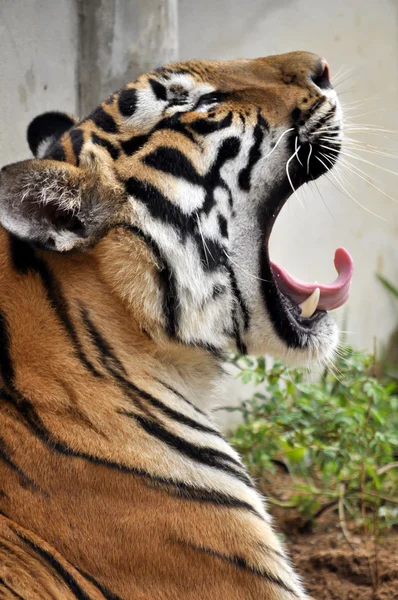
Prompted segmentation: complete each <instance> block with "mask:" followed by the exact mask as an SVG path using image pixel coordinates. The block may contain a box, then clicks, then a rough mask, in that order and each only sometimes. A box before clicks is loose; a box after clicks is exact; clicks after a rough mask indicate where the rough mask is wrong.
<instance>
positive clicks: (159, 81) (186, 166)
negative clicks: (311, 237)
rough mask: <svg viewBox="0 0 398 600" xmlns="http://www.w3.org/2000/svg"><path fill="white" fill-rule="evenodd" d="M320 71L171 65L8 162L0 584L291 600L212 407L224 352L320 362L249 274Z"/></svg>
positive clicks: (38, 128) (3, 207) (257, 500)
mask: <svg viewBox="0 0 398 600" xmlns="http://www.w3.org/2000/svg"><path fill="white" fill-rule="evenodd" d="M317 70H319V59H318V57H315V56H314V55H310V54H306V53H292V54H289V55H282V56H279V57H270V58H267V59H258V60H253V61H233V62H231V63H205V62H200V61H197V62H189V63H178V64H176V65H172V66H169V67H166V68H164V69H161V70H158V71H155V72H152V73H150V74H148V75H145V76H143V77H141V78H139V79H138V80H137V81H136V82H134V83H133V84H128V85H127V86H126V88H124V89H123V90H120V91H119V92H116V93H115V94H113V95H112V96H111V97H110V98H108V99H107V100H106V101H105V102H104V103H102V105H101V106H100V107H99V108H97V109H96V110H95V111H94V112H93V113H92V114H91V115H90V116H89V117H88V118H86V119H84V120H83V121H80V122H79V123H76V122H74V121H73V120H71V118H70V117H63V116H62V115H60V114H59V113H53V114H52V117H51V119H52V121H51V122H53V124H54V126H53V128H51V122H47V121H46V119H45V117H40V121H39V122H36V123H35V122H34V123H33V124H32V125H31V128H30V137H29V143H30V146H31V148H32V149H33V151H34V152H35V153H36V154H37V156H38V158H36V159H34V160H30V161H24V162H22V163H17V164H15V165H10V166H8V167H6V168H5V169H3V171H2V173H1V178H0V220H1V223H2V224H3V227H4V229H2V230H0V598H7V599H10V598H24V599H25V600H36V599H39V598H40V599H41V600H43V599H47V598H48V599H50V598H51V599H54V598H56V599H74V600H76V599H79V600H101V599H107V600H130V599H134V600H149V599H153V600H166V599H169V598H173V599H174V598H179V599H184V600H199V599H200V600H223V599H226V598H228V599H229V600H238V599H239V600H243V599H245V600H259V599H260V598H261V599H264V600H296V599H302V600H303V599H304V598H306V595H305V592H304V591H303V588H302V585H301V583H300V581H299V578H298V577H297V575H296V574H295V573H294V571H293V569H292V568H291V566H290V564H289V560H288V558H287V556H286V554H285V552H284V550H283V548H282V546H281V543H280V542H279V540H278V538H277V536H276V535H275V533H274V532H273V529H272V525H271V521H270V517H269V515H268V513H267V512H266V510H265V507H264V501H263V499H262V497H261V496H260V494H259V493H258V492H257V491H256V489H255V486H254V484H253V482H252V480H251V479H250V477H249V476H248V474H247V472H246V469H245V468H244V466H243V465H242V462H241V459H240V457H239V456H238V455H237V453H236V452H235V451H234V450H233V449H232V448H231V447H230V446H229V444H228V443H227V442H226V441H225V439H224V438H223V436H222V435H221V433H220V431H219V429H218V427H217V426H216V424H215V422H214V421H213V418H212V416H211V408H212V406H213V405H214V401H215V400H216V393H215V390H216V389H219V387H220V380H221V379H222V377H223V374H222V368H221V363H220V360H221V356H222V352H224V351H225V350H226V349H228V348H234V349H238V350H239V351H241V352H247V351H249V352H254V353H256V352H273V353H276V354H279V355H282V356H284V357H288V356H290V355H293V356H294V358H295V360H308V359H311V358H312V359H313V358H316V359H318V360H326V359H327V357H328V356H330V354H331V352H332V351H333V348H334V345H335V342H336V330H335V326H334V325H333V323H332V321H331V320H330V319H329V317H327V316H326V317H325V318H324V319H322V320H319V322H317V323H315V324H312V325H311V326H308V328H307V329H305V328H302V329H300V328H297V327H296V326H295V325H294V324H293V323H292V322H291V321H290V320H289V317H287V316H286V315H285V314H284V313H283V312H282V308H281V307H280V306H279V304H278V302H279V300H278V298H277V297H276V294H277V291H276V288H275V285H274V284H273V282H272V281H271V280H268V283H266V285H267V286H268V287H264V283H263V282H262V280H264V281H267V280H266V278H265V277H260V276H259V275H261V274H262V273H263V271H264V269H265V268H266V264H267V263H266V257H265V258H264V257H263V256H262V252H263V250H262V247H263V245H264V241H263V240H264V235H265V234H266V233H267V231H268V230H269V227H270V225H269V224H270V223H271V222H273V219H274V216H275V214H276V213H277V212H278V211H279V209H280V207H281V204H282V203H283V202H284V201H285V200H286V198H287V196H288V195H289V192H288V187H287V185H286V180H285V175H284V167H285V164H286V160H287V159H288V158H289V156H290V154H291V151H292V143H293V141H292V139H294V138H291V136H288V135H286V136H285V137H284V136H283V132H284V131H285V130H287V129H288V128H290V127H292V128H293V129H294V128H295V131H296V132H298V131H299V130H300V128H301V129H302V128H303V127H306V128H307V129H306V132H307V133H306V135H308V136H309V139H312V138H311V136H312V135H313V131H312V130H314V131H315V130H316V127H315V123H316V122H319V121H320V120H321V119H327V122H328V123H332V124H333V123H334V124H335V127H336V132H337V133H336V136H338V135H339V127H340V125H339V123H340V116H339V113H338V110H339V109H338V105H337V104H336V103H337V100H336V99H335V96H334V95H333V94H334V92H333V93H332V92H330V90H328V91H322V90H321V89H320V88H319V86H318V87H317V86H316V85H314V83H313V80H314V78H315V75H316V73H317ZM314 74H315V75H314ZM311 77H312V79H311ZM321 105H323V106H324V107H325V106H326V107H327V108H325V109H324V108H322V106H321ZM318 106H319V107H320V108H319V109H318ZM312 107H313V108H312ZM333 107H334V108H333ZM316 110H317V112H316V113H315V111H316ZM297 111H298V112H297ZM300 131H301V130H300ZM301 134H302V132H301ZM314 135H315V134H314ZM281 136H282V137H281ZM293 150H294V148H293ZM271 155H272V159H271ZM268 159H269V160H268ZM314 169H315V166H314ZM292 173H293V175H292V176H293V177H294V179H295V181H296V182H297V184H299V183H302V175H301V174H300V172H299V170H298V168H297V167H294V168H293V170H292ZM319 174H320V173H318V172H316V173H315V171H314V172H313V176H314V177H315V176H318V175H319ZM274 213H275V214H274ZM267 223H268V225H267ZM73 250H74V251H73ZM264 261H265V262H264ZM250 274H251V278H249V279H248V276H250ZM263 274H264V273H263ZM278 311H279V312H278ZM278 315H279V316H278Z"/></svg>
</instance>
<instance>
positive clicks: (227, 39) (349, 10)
mask: <svg viewBox="0 0 398 600" xmlns="http://www.w3.org/2000/svg"><path fill="white" fill-rule="evenodd" d="M179 19H180V55H181V57H182V58H209V59H220V60H229V59H233V58H237V57H244V58H250V57H256V56H266V55H268V54H276V53H282V52H288V51H291V50H311V51H313V52H317V53H319V54H320V55H322V56H324V57H325V58H327V60H328V61H329V62H330V64H331V68H332V74H333V73H335V72H337V71H338V70H339V69H340V68H343V69H344V70H346V69H350V70H351V75H349V76H348V78H347V79H346V80H345V81H342V83H341V84H340V85H337V89H338V91H340V92H341V101H342V103H343V104H346V105H347V108H349V110H348V111H347V116H348V115H349V116H350V117H351V116H353V115H354V114H355V113H356V114H362V113H369V114H365V115H363V116H361V117H359V118H358V120H357V121H358V122H359V123H372V124H376V125H380V126H383V127H386V128H388V129H396V130H397V129H398V112H397V105H398V103H397V100H398V94H397V90H398V85H397V84H398V69H397V58H398V2H396V0H378V1H377V2H375V0H334V1H333V2H330V0H245V1H244V2H242V0H217V1H216V2H215V1H214V0H202V1H201V2H193V0H180V3H179ZM352 101H354V102H358V104H354V105H350V102H352ZM352 107H355V110H351V108H352ZM350 135H352V137H356V138H358V139H360V137H359V134H357V133H355V134H354V133H352V134H350ZM361 139H363V140H366V141H367V142H368V143H372V144H375V145H380V146H385V145H386V146H390V147H395V150H396V151H397V150H398V136H395V141H391V140H389V139H386V138H383V137H375V136H371V135H363V136H362V138H361ZM359 154H360V155H361V156H363V157H364V158H365V159H368V160H371V161H372V160H374V159H376V160H377V162H378V163H379V164H380V165H382V166H384V167H385V168H390V169H391V168H392V169H395V170H396V169H397V161H396V160H391V159H386V158H384V159H383V157H373V156H372V155H371V154H363V153H359ZM346 160H351V159H348V157H346ZM352 162H353V164H356V165H357V167H359V168H361V169H363V170H364V171H366V172H367V173H369V174H370V175H371V182H372V183H373V184H374V185H378V186H380V187H381V188H382V189H383V190H384V191H385V192H386V193H387V194H389V195H391V196H393V197H395V198H396V201H398V194H397V193H396V189H397V180H396V177H395V178H394V177H393V176H389V175H388V174H387V173H385V172H383V171H377V170H375V169H373V170H372V168H371V167H370V166H369V165H366V164H364V163H361V162H356V161H354V160H353V161H352ZM339 171H340V173H341V175H342V176H343V177H345V178H347V180H348V181H349V183H347V189H348V192H349V193H350V194H351V195H352V196H353V197H354V198H355V201H356V202H359V203H361V204H363V206H364V207H365V208H361V207H360V206H359V205H358V204H356V203H355V201H354V200H353V199H351V198H349V197H347V196H345V195H343V194H342V193H340V192H339V191H338V190H337V189H336V187H335V186H336V185H337V184H336V181H335V180H334V179H333V178H332V177H331V183H329V182H328V181H327V180H326V179H325V180H323V181H319V182H318V183H317V185H316V186H315V185H312V189H311V186H307V188H306V189H303V190H301V191H300V193H299V194H298V196H295V197H292V198H291V199H290V200H289V202H288V204H287V205H286V206H285V208H284V209H283V211H282V214H281V216H280V217H279V219H278V221H277V223H276V226H275V229H274V232H273V234H272V238H271V256H272V258H273V259H274V260H276V261H277V262H281V263H282V264H283V265H284V266H286V268H288V269H289V270H291V271H292V273H294V274H295V275H297V276H299V277H301V278H303V279H305V280H308V281H310V280H315V281H322V282H327V281H329V280H332V279H333V278H334V276H335V271H334V268H333V255H334V250H335V248H336V247H338V246H344V247H346V248H347V249H348V250H349V251H350V252H351V254H352V255H353V257H354V260H355V277H354V281H353V286H352V293H351V299H350V301H349V304H348V305H347V308H346V309H345V310H346V312H347V315H346V316H347V320H348V322H347V327H346V329H348V331H349V332H350V333H349V334H348V335H347V339H348V341H350V342H352V343H353V344H355V345H356V346H367V347H369V348H371V347H372V345H373V338H374V337H376V338H377V339H378V340H379V341H383V340H385V339H386V337H387V336H388V335H389V333H390V332H391V330H392V329H393V328H394V327H395V326H396V325H397V324H398V310H397V309H398V304H397V303H396V302H394V301H393V300H392V299H391V298H389V297H388V295H387V294H386V293H385V292H384V290H383V289H382V288H381V286H380V284H379V283H378V282H377V281H376V279H375V272H376V271H377V270H381V271H382V272H383V273H384V274H385V275H386V276H388V277H389V278H390V279H391V280H392V281H393V282H395V283H396V284H397V285H398V243H397V234H398V204H396V202H394V201H393V200H391V199H389V198H387V197H385V196H383V195H382V194H381V193H379V192H377V191H376V190H375V189H374V188H373V187H372V186H371V185H370V184H368V183H366V182H364V181H363V180H361V179H360V178H359V177H354V176H352V177H351V176H349V172H348V171H347V169H346V168H344V167H341V168H340V169H339ZM350 184H352V186H354V187H350ZM337 187H338V186H337ZM318 189H319V191H318ZM300 200H301V203H300ZM366 209H367V210H370V211H372V212H374V213H377V214H378V215H380V217H381V218H377V217H375V216H374V215H372V214H370V213H369V212H366ZM383 219H384V220H383ZM339 312H340V315H339V317H340V319H343V316H344V315H343V313H344V309H340V311H339Z"/></svg>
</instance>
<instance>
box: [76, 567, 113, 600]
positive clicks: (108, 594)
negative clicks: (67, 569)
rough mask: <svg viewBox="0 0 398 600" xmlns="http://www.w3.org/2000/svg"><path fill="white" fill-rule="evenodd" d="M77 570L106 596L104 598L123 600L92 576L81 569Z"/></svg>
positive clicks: (107, 599)
mask: <svg viewBox="0 0 398 600" xmlns="http://www.w3.org/2000/svg"><path fill="white" fill-rule="evenodd" d="M75 568H76V570H77V571H79V573H80V575H82V576H83V577H84V578H85V579H87V581H90V583H92V584H93V585H94V586H95V587H96V588H97V589H98V590H99V591H100V592H101V594H102V595H103V596H104V598H106V600H122V599H121V598H120V596H117V595H116V594H114V593H113V592H111V591H110V590H109V589H108V588H107V587H106V586H105V585H103V584H102V583H100V582H99V581H98V579H95V578H94V577H93V576H92V575H89V574H88V573H85V572H84V571H82V570H81V569H80V568H77V567H75Z"/></svg>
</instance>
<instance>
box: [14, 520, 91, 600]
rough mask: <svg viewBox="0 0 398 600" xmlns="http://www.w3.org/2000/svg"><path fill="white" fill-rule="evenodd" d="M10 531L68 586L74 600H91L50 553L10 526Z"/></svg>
mask: <svg viewBox="0 0 398 600" xmlns="http://www.w3.org/2000/svg"><path fill="white" fill-rule="evenodd" d="M10 529H11V530H12V531H13V532H14V533H15V535H17V536H18V537H19V539H20V540H22V541H23V542H24V543H25V544H26V545H27V546H28V547H29V548H30V549H31V550H33V551H34V552H36V554H38V555H39V556H40V557H41V558H42V559H44V560H45V561H46V562H47V563H48V564H49V565H50V566H51V567H52V568H53V569H54V571H55V572H56V573H57V574H58V575H59V576H60V578H61V579H62V581H63V582H64V583H65V584H66V585H67V586H68V588H69V589H70V591H71V592H72V594H73V595H74V596H75V598H78V600H93V599H92V597H90V596H89V595H88V594H87V593H86V592H85V591H84V590H83V588H82V587H81V586H80V584H79V583H78V582H77V581H76V579H75V578H74V577H73V575H72V574H71V573H69V571H67V569H65V567H64V566H63V565H62V564H61V563H60V562H59V560H58V559H57V558H55V556H54V555H53V554H51V552H49V551H48V550H45V549H44V548H42V547H41V546H38V545H37V544H35V543H34V542H32V540H30V539H29V538H28V537H26V536H25V535H23V534H21V533H19V532H18V531H17V530H16V529H14V527H12V526H10Z"/></svg>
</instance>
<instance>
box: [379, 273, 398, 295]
mask: <svg viewBox="0 0 398 600" xmlns="http://www.w3.org/2000/svg"><path fill="white" fill-rule="evenodd" d="M376 277H377V279H378V280H379V281H380V283H381V284H382V285H383V286H384V287H385V289H386V290H387V291H388V292H389V293H390V294H391V296H393V297H394V298H396V299H397V300H398V288H397V287H396V286H395V285H394V284H392V283H391V282H390V281H389V280H388V279H386V278H385V277H383V275H380V274H376Z"/></svg>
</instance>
